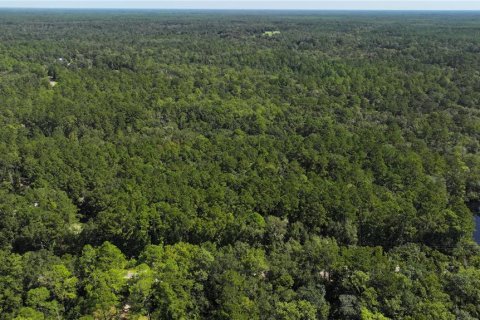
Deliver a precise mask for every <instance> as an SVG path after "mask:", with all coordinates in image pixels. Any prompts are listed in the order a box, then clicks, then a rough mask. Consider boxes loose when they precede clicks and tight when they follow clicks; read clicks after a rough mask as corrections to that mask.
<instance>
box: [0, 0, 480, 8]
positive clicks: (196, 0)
mask: <svg viewBox="0 0 480 320" xmlns="http://www.w3.org/2000/svg"><path fill="white" fill-rule="evenodd" d="M0 7H3V8H6V7H15V8H21V7H28V8H163V9H165V8H169V9H171V8H177V9H178V8H180V9H330V10H332V9H333V10H339V9H340V10H480V0H464V1H452V0H423V1H418V0H403V1H397V0H390V1H388V0H383V1H382V0H367V1H363V0H337V1H332V0H330V1H322V0H320V1H318V0H298V1H291V0H290V1H287V0H237V1H228V0H227V1H225V0H224V1H220V0H206V1H201V0H137V1H135V0H0Z"/></svg>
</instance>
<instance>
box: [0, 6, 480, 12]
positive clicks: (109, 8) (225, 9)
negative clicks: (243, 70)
mask: <svg viewBox="0 0 480 320" xmlns="http://www.w3.org/2000/svg"><path fill="white" fill-rule="evenodd" d="M2 9H29V10H36V9H42V10H45V9H47V10H57V9H61V10H79V9H80V10H198V11H207V10H213V11H215V10H222V11H364V12H368V11H404V12H405V11H406V12H415V11H420V12H435V11H444V12H465V11H467V12H475V11H477V12H480V9H476V8H475V9H474V8H472V9H443V8H436V9H427V8H410V9H408V8H369V9H363V8H267V7H260V8H254V7H250V8H228V7H218V8H202V7H56V6H45V7H43V6H38V7H37V6H35V7H31V6H24V7H23V6H22V7H14V6H0V10H2Z"/></svg>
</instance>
